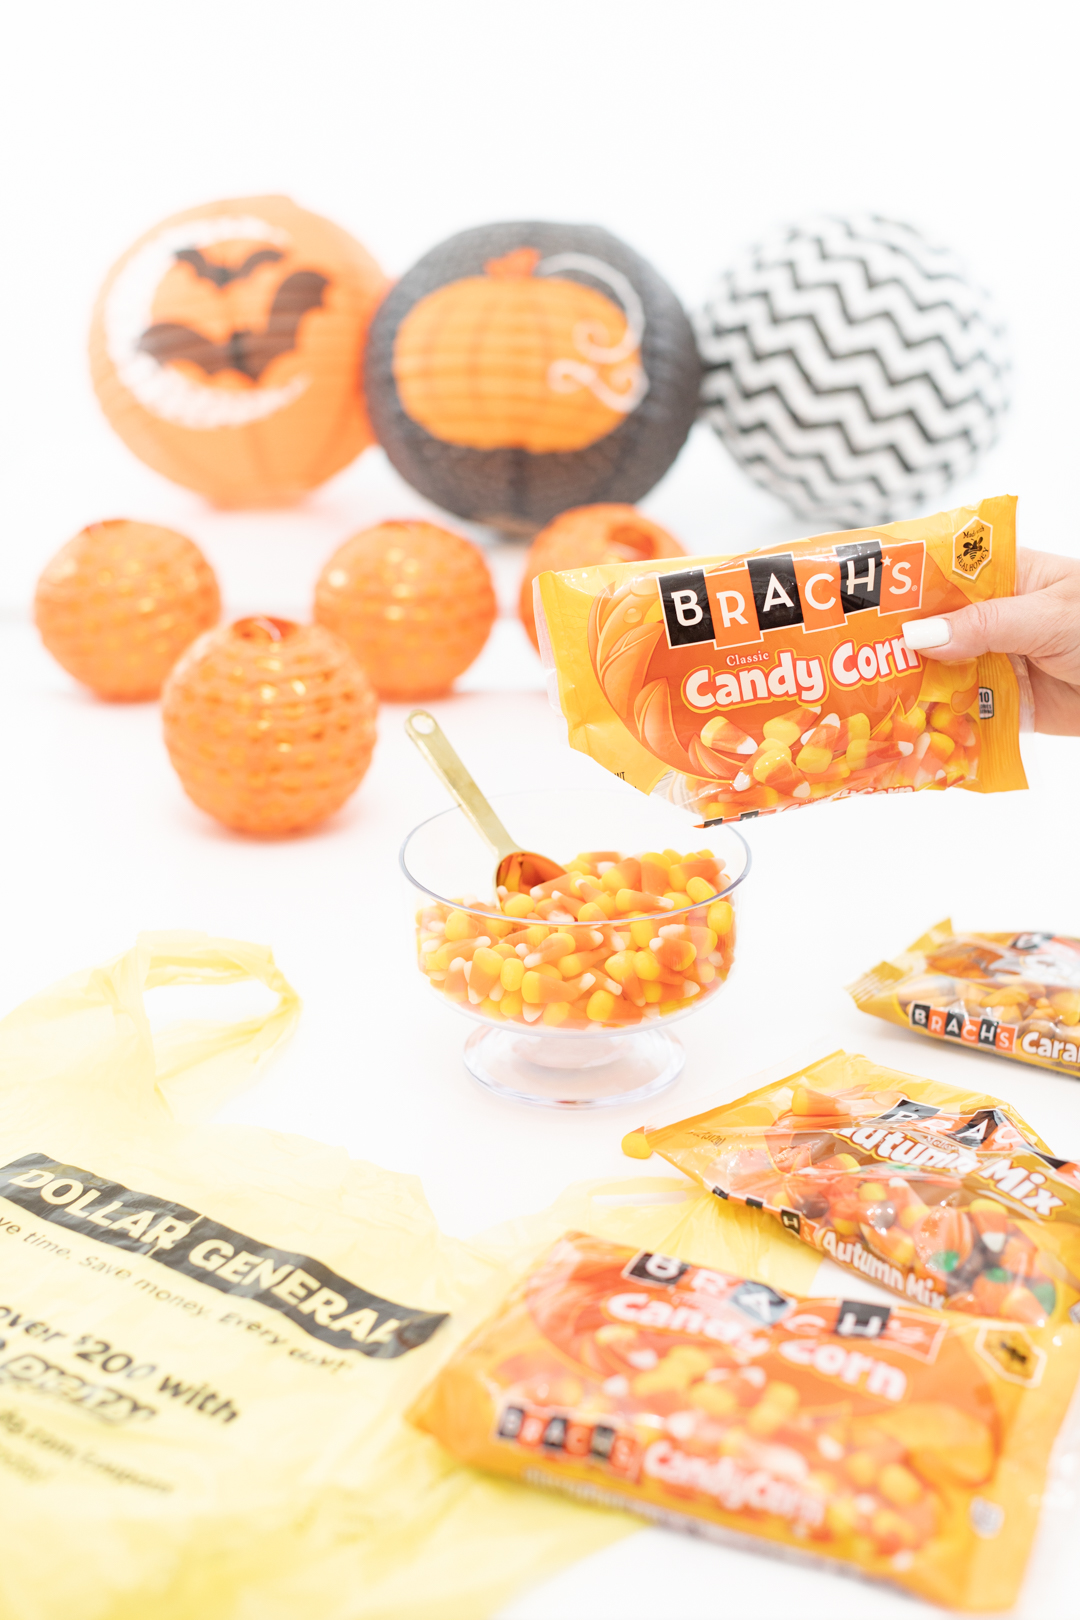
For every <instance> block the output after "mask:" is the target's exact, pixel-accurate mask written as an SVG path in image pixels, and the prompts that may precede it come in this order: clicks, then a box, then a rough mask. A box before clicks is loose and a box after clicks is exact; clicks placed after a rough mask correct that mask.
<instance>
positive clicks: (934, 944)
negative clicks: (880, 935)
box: [848, 918, 1080, 1079]
mask: <svg viewBox="0 0 1080 1620" xmlns="http://www.w3.org/2000/svg"><path fill="white" fill-rule="evenodd" d="M848 991H849V994H850V995H851V996H852V997H853V999H854V1001H855V1005H856V1006H857V1007H861V1008H862V1010H863V1012H866V1013H871V1014H872V1015H873V1016H874V1017H875V1018H887V1019H889V1020H890V1022H891V1023H894V1024H902V1025H904V1027H905V1028H907V1029H914V1030H918V1031H920V1032H921V1033H922V1034H923V1035H937V1036H939V1037H940V1038H941V1039H942V1040H946V1041H960V1042H961V1043H962V1044H963V1045H965V1046H973V1047H977V1048H978V1049H979V1050H980V1051H983V1052H998V1053H1000V1054H1001V1055H1002V1056H1004V1057H1011V1058H1016V1060H1017V1061H1018V1062H1020V1063H1034V1064H1036V1065H1037V1066H1038V1067H1039V1068H1042V1069H1058V1070H1060V1071H1061V1072H1062V1073H1064V1074H1069V1075H1072V1076H1073V1078H1074V1079H1076V1078H1078V1077H1080V939H1071V938H1070V937H1069V936H1068V935H1065V934H1047V933H1031V934H982V933H978V934H957V933H955V932H954V930H953V925H952V922H951V920H950V919H949V918H946V919H945V921H944V922H940V923H938V924H937V925H936V927H934V928H931V929H930V930H929V932H928V933H925V934H923V935H922V937H921V938H920V939H917V940H916V941H915V943H914V945H912V946H911V947H910V949H909V950H906V951H904V952H903V953H902V954H901V955H899V956H897V957H895V958H894V959H893V960H892V961H891V962H879V963H878V965H877V967H875V968H871V969H870V972H869V973H866V974H864V975H863V977H862V978H861V979H858V980H857V981H856V982H855V983H854V984H851V985H849V986H848Z"/></svg>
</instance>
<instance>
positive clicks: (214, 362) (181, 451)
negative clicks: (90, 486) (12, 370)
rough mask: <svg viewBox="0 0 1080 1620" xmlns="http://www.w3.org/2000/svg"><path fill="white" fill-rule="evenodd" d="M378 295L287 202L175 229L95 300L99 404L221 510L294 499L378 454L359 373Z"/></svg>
mask: <svg viewBox="0 0 1080 1620" xmlns="http://www.w3.org/2000/svg"><path fill="white" fill-rule="evenodd" d="M387 285H388V282H387V278H386V277H385V276H384V275H383V273H382V271H381V270H380V269H379V267H378V265H377V264H376V263H375V261H374V259H373V258H372V257H371V255H370V254H369V253H367V252H366V250H365V249H364V248H362V247H361V246H360V244H359V242H356V241H354V239H353V238H352V237H351V236H349V235H348V233H347V232H346V231H343V230H341V229H340V227H339V226H337V225H333V224H331V222H330V221H329V220H327V219H322V218H321V217H320V216H319V215H318V214H310V213H308V212H307V211H306V210H305V209H303V208H298V207H297V205H296V204H295V203H294V202H291V201H290V200H289V198H287V197H243V198H239V199H235V200H232V201H227V202H216V203H208V204H206V205H205V206H204V207H202V208H191V209H188V210H187V212H186V213H182V214H174V215H173V216H172V217H171V218H170V219H167V220H165V221H164V222H163V223H162V224H160V225H156V226H155V227H154V229H153V230H152V231H149V232H148V233H147V234H146V235H145V236H144V237H142V238H141V240H140V241H138V242H136V243H135V245H134V247H132V248H131V249H130V250H129V251H128V252H127V253H126V254H125V255H124V257H123V258H122V259H121V260H120V261H119V263H118V264H116V265H115V266H114V268H113V269H112V270H111V271H110V273H109V276H108V278H107V279H106V281H105V285H104V286H103V287H102V289H101V292H100V294H99V296H98V300H97V304H96V306H95V309H94V316H93V322H92V326H91V332H90V366H91V372H92V375H93V380H94V387H95V389H96V390H97V395H98V399H99V400H100V402H101V405H102V408H103V410H104V411H105V415H106V416H107V417H108V419H109V421H110V422H111V424H112V426H113V427H114V428H115V429H116V431H117V433H118V434H119V435H120V437H121V438H122V439H123V441H124V443H125V444H126V445H127V446H128V448H129V449H130V450H133V451H134V452H135V454H136V455H137V456H139V457H141V458H142V460H143V461H145V462H146V463H147V465H148V466H151V467H153V468H154V469H155V470H156V471H157V472H160V473H164V475H165V477H166V478H171V479H172V480H173V481H174V482H175V483H178V484H185V485H187V486H188V488H190V489H196V490H199V491H200V493H202V494H203V495H207V496H209V497H210V499H211V500H213V501H216V502H217V503H218V504H219V505H222V506H265V505H272V504H275V503H280V502H284V501H290V500H294V499H295V498H296V497H297V496H299V495H302V494H303V493H304V492H305V491H306V490H309V489H311V488H313V487H314V486H315V485H316V484H321V483H322V482H323V481H324V479H327V478H329V477H330V476H331V474H332V473H335V472H338V471H339V470H340V469H341V468H342V467H345V466H347V465H348V463H349V462H350V461H352V460H353V459H354V457H356V456H357V455H359V453H360V451H361V450H363V449H364V448H365V446H366V445H369V444H371V443H372V442H373V441H372V433H371V425H370V423H369V421H368V416H367V411H366V408H365V405H364V399H363V393H362V389H361V386H360V369H361V362H362V356H363V348H364V343H365V341H366V337H367V329H368V324H369V322H370V320H371V316H372V314H373V312H374V310H375V307H376V305H377V304H378V302H379V299H380V298H381V297H382V296H383V294H384V292H385V290H386V287H387Z"/></svg>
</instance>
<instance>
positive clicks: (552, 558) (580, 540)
mask: <svg viewBox="0 0 1080 1620" xmlns="http://www.w3.org/2000/svg"><path fill="white" fill-rule="evenodd" d="M683 554H684V553H683V547H682V546H681V545H680V544H679V542H678V541H677V540H676V539H674V538H673V537H672V536H671V535H670V534H668V532H667V530H666V529H662V528H661V527H660V525H659V523H653V522H652V521H651V520H650V519H649V518H647V517H644V516H643V515H642V513H640V512H639V511H638V510H637V508H636V507H634V506H624V505H618V504H614V503H612V504H608V505H602V506H577V507H574V508H573V509H572V510H571V511H569V512H563V513H562V514H561V515H560V516H559V517H557V518H556V519H555V521H554V523H549V524H548V526H547V528H546V529H542V530H541V532H540V533H539V534H538V535H537V537H536V539H535V540H534V541H533V543H532V545H531V546H530V547H529V553H528V556H527V557H526V558H525V572H524V575H523V576H522V580H521V596H520V599H519V602H518V613H519V614H520V616H521V622H522V624H523V625H524V626H525V629H526V631H527V632H528V636H529V640H530V641H531V642H532V644H533V646H534V647H536V649H537V651H539V644H538V642H537V639H536V615H535V611H534V608H533V580H534V579H536V577H537V575H538V574H543V573H547V572H548V571H551V572H553V573H558V572H560V571H561V570H562V569H565V568H591V567H592V566H593V565H594V564H595V563H619V562H638V561H640V562H652V561H653V560H654V559H655V558H657V557H681V556H683Z"/></svg>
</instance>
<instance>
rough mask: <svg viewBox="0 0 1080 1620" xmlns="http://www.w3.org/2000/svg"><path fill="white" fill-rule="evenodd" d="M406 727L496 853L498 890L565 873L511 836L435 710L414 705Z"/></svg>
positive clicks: (514, 891) (526, 887)
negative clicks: (474, 779) (448, 739)
mask: <svg viewBox="0 0 1080 1620" xmlns="http://www.w3.org/2000/svg"><path fill="white" fill-rule="evenodd" d="M405 730H406V731H407V732H408V734H409V736H410V737H411V738H412V740H413V742H414V743H415V744H416V746H417V748H419V750H420V752H421V753H422V754H423V756H424V758H425V759H426V760H427V762H428V764H429V765H430V766H431V768H432V770H433V771H434V772H435V775H436V776H437V777H438V778H439V781H440V782H441V783H442V785H443V787H444V788H446V789H447V790H448V791H449V792H450V793H452V794H453V796H454V798H455V799H456V800H457V802H458V804H459V805H460V806H461V808H462V809H463V810H464V812H465V814H466V815H467V816H468V818H469V820H470V821H471V822H472V824H473V826H474V827H475V828H476V830H477V832H478V833H479V834H480V836H481V838H482V839H483V840H484V842H485V844H487V846H488V848H489V849H490V850H491V852H492V854H493V855H494V856H495V858H496V860H497V862H498V865H497V866H496V868H495V888H496V890H498V889H499V888H505V889H507V890H509V891H510V893H511V894H518V893H522V892H524V893H526V894H527V893H528V892H529V890H530V889H531V888H533V886H534V885H535V884H537V883H548V882H549V881H550V880H551V879H552V878H557V877H562V875H563V873H564V872H565V871H566V868H565V866H560V865H559V863H558V861H552V860H549V859H548V857H547V856H546V855H537V854H536V853H535V852H534V851H533V850H531V849H522V848H521V847H520V845H519V844H518V841H517V839H516V838H512V837H511V836H510V834H509V833H508V832H507V830H506V828H505V827H504V826H503V824H502V822H501V821H500V820H499V818H498V816H497V815H496V814H495V812H494V810H493V809H492V808H491V806H490V804H489V803H488V802H487V800H486V799H485V798H484V795H483V794H482V793H481V791H480V789H479V788H478V787H477V785H476V783H475V782H474V781H473V779H472V777H471V776H470V775H469V772H468V771H467V770H466V768H465V766H464V765H463V764H462V762H461V760H460V759H459V758H458V756H457V754H455V752H454V750H453V749H452V748H451V746H450V744H449V742H447V740H446V736H445V734H444V732H443V730H442V727H441V726H440V725H439V722H438V721H437V720H436V718H435V716H434V715H433V714H428V712H427V710H426V709H413V711H412V713H411V714H409V715H408V716H407V718H406V720H405Z"/></svg>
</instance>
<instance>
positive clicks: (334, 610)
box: [315, 521, 496, 700]
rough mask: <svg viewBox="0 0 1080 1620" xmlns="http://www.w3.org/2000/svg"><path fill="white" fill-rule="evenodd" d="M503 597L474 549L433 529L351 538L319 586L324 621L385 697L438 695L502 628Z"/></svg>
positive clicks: (404, 527) (401, 525)
mask: <svg viewBox="0 0 1080 1620" xmlns="http://www.w3.org/2000/svg"><path fill="white" fill-rule="evenodd" d="M495 613H496V603H495V591H494V588H493V586H492V583H491V575H490V573H489V572H488V566H487V564H486V563H485V561H484V559H483V557H482V556H481V555H480V552H479V551H478V550H477V548H476V546H474V545H473V544H472V543H471V541H469V540H465V539H463V538H462V536H461V535H460V534H452V533H451V532H450V531H449V530H448V529H439V528H436V526H435V524H433V523H419V522H416V523H414V522H408V521H406V522H395V523H380V524H378V525H377V526H376V527H375V528H373V529H365V530H363V532H362V533H360V534H354V535H353V537H352V539H351V540H346V542H345V544H344V545H343V546H341V547H340V548H339V549H338V550H337V551H335V553H334V555H333V556H332V557H331V558H330V561H329V562H328V563H327V565H326V567H325V568H324V569H323V571H322V573H321V574H320V575H319V582H318V584H317V586H316V587H315V618H316V620H317V622H318V623H319V624H324V625H326V627H327V629H328V630H333V631H334V632H335V633H336V634H337V635H339V636H341V638H342V639H343V640H344V641H346V642H348V644H349V646H350V647H351V648H352V651H353V652H354V653H355V655H356V657H357V659H358V660H359V662H360V663H361V664H362V665H363V666H364V668H365V669H366V670H367V671H368V674H369V675H370V676H371V679H372V681H373V682H374V684H375V688H376V691H377V692H378V694H379V696H380V697H381V698H387V699H390V700H394V699H410V700H411V699H414V698H429V697H437V696H438V695H439V693H440V692H445V691H446V690H447V688H448V687H449V686H450V685H451V684H452V682H453V681H454V679H455V677H456V676H458V675H460V674H461V672H462V670H464V669H467V668H468V667H469V665H470V664H471V663H472V661H473V659H474V658H476V657H477V655H478V654H479V652H480V650H481V648H482V647H483V645H484V643H485V641H486V640H487V638H488V635H489V634H490V631H491V626H492V624H493V623H494V620H495Z"/></svg>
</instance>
